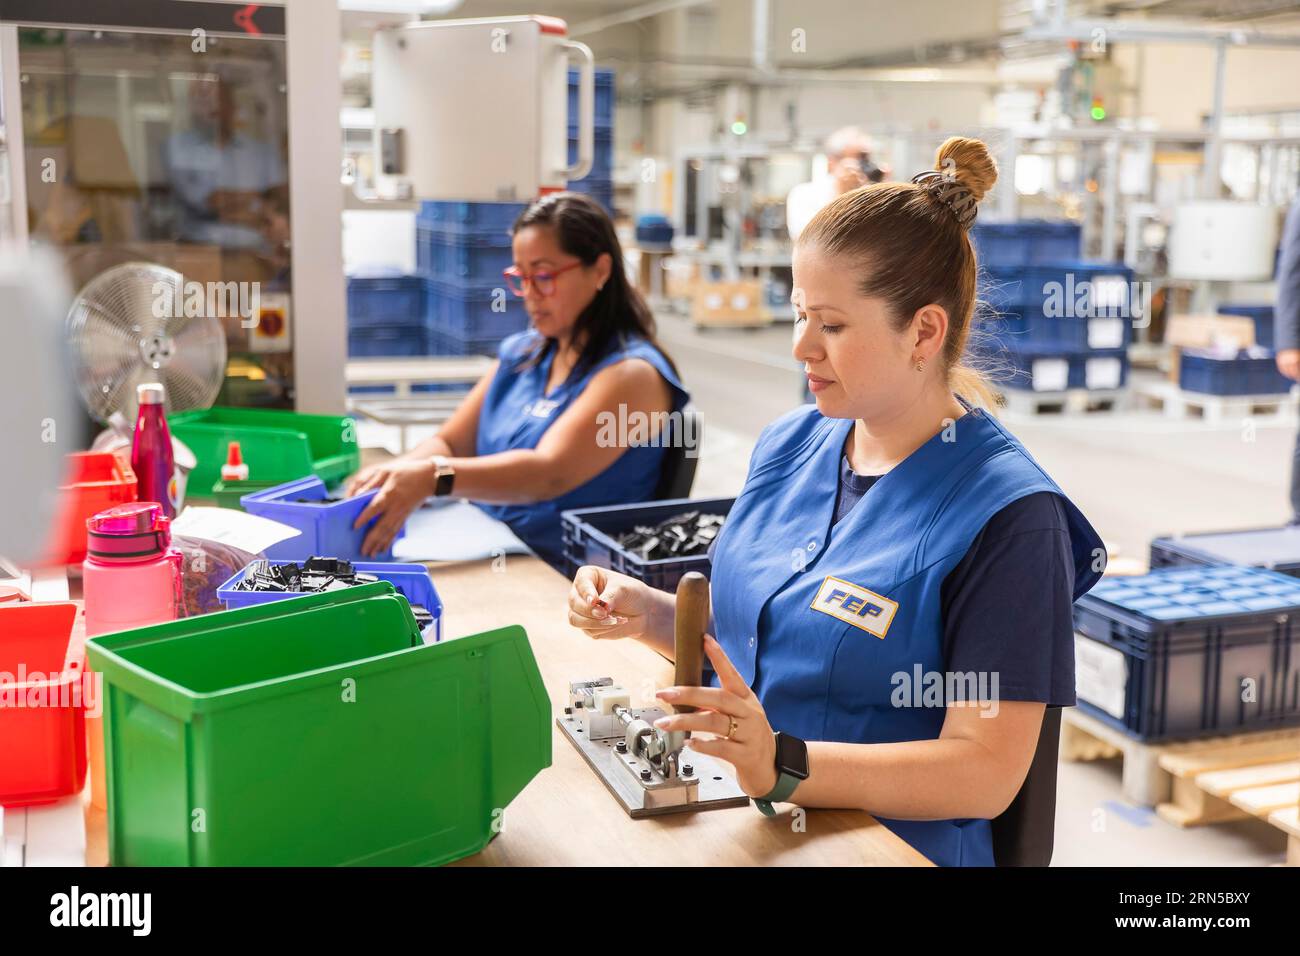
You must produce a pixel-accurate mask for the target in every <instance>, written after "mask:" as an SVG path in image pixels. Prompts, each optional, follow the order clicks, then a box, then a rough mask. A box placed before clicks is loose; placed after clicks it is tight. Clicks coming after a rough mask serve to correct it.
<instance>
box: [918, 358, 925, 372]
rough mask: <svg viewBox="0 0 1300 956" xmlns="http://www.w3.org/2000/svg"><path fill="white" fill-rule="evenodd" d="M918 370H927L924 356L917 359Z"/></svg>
mask: <svg viewBox="0 0 1300 956" xmlns="http://www.w3.org/2000/svg"><path fill="white" fill-rule="evenodd" d="M916 370H917V371H918V372H924V371H925V359H923V358H919V359H917V360H916Z"/></svg>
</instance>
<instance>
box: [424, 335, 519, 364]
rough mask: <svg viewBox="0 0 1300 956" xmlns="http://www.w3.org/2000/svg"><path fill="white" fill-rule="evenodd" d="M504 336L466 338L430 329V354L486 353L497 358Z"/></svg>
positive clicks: (462, 354) (459, 354) (460, 354)
mask: <svg viewBox="0 0 1300 956" xmlns="http://www.w3.org/2000/svg"><path fill="white" fill-rule="evenodd" d="M503 338H505V336H492V337H488V338H465V337H464V336H460V335H454V334H452V333H450V332H440V331H438V330H437V329H430V330H429V354H430V355H455V356H465V355H486V356H488V357H490V358H495V357H496V354H497V350H498V349H499V348H500V346H501V340H502V339H503Z"/></svg>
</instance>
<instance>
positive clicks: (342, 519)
mask: <svg viewBox="0 0 1300 956" xmlns="http://www.w3.org/2000/svg"><path fill="white" fill-rule="evenodd" d="M377 494H379V489H377V488H376V489H375V490H373V491H367V492H366V493H365V494H360V495H357V496H356V497H355V498H346V499H344V500H343V501H335V502H328V501H325V498H327V497H328V493H327V492H326V490H325V483H324V482H322V481H321V480H320V479H319V478H316V477H314V476H313V477H310V478H299V479H298V480H297V481H288V482H285V483H284V484H282V485H276V486H275V487H274V488H266V489H264V490H262V491H255V492H253V493H252V494H249V495H244V496H243V497H241V498H240V499H239V504H240V507H242V508H243V509H244V510H245V511H247V512H248V513H249V514H250V515H258V516H259V517H262V518H270V519H271V520H272V521H278V522H280V523H281V524H287V525H289V526H290V527H293V528H297V529H298V530H299V531H301V532H302V534H300V535H299V536H298V537H296V538H290V539H288V540H287V541H281V542H280V543H279V544H274V545H272V546H271V547H269V548H267V549H266V556H267V557H268V558H271V559H274V560H284V561H305V560H306V559H307V558H310V557H311V556H312V555H315V554H324V555H329V556H330V557H334V558H344V559H345V560H348V561H360V560H373V559H370V558H364V559H363V556H362V554H361V543H362V542H363V541H364V540H365V537H366V532H368V531H369V530H370V529H371V527H373V526H374V523H375V522H374V521H373V520H372V521H370V522H368V523H367V524H366V525H365V526H364V527H362V528H358V529H356V530H353V528H352V523H353V522H354V521H356V520H357V518H358V517H360V516H361V512H362V511H364V510H365V508H366V505H368V504H370V501H371V499H373V498H374V497H375V495H377ZM299 499H307V500H299ZM314 502H320V503H319V504H315V503H314ZM405 534H406V526H405V525H403V526H402V530H401V531H399V532H398V533H397V537H398V538H400V537H402V536H403V535H405ZM392 556H393V552H392V549H391V548H388V549H386V550H384V551H383V552H381V553H380V554H377V555H375V558H377V559H379V560H384V561H386V560H388V559H389V558H391V557H392Z"/></svg>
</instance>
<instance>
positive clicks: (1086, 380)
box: [976, 347, 1128, 392]
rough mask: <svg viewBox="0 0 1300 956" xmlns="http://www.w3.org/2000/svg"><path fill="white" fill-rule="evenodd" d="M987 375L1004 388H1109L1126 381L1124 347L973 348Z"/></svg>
mask: <svg viewBox="0 0 1300 956" xmlns="http://www.w3.org/2000/svg"><path fill="white" fill-rule="evenodd" d="M976 354H977V355H978V356H979V359H980V367H981V368H983V369H984V370H985V372H986V374H987V375H988V377H989V379H990V380H992V381H993V382H995V383H996V384H998V385H1001V386H1003V387H1004V388H1013V389H1017V390H1022V391H1032V392H1059V391H1064V390H1066V389H1077V388H1081V389H1086V390H1088V391H1110V390H1114V389H1118V388H1123V387H1124V386H1125V385H1127V384H1128V353H1127V351H1125V350H1124V349H1088V350H1084V351H1077V350H1062V349H1056V348H1045V349H1044V348H1033V347H1024V348H1005V349H1001V350H998V351H984V350H979V351H977V352H976Z"/></svg>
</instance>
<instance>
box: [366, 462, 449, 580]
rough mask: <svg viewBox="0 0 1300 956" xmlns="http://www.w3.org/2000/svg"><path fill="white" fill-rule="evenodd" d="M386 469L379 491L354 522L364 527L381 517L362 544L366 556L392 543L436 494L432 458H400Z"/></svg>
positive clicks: (385, 466) (372, 554) (387, 465)
mask: <svg viewBox="0 0 1300 956" xmlns="http://www.w3.org/2000/svg"><path fill="white" fill-rule="evenodd" d="M384 470H385V472H386V474H384V476H383V479H384V481H383V484H382V485H380V488H379V494H377V495H375V497H374V498H372V499H371V501H370V504H368V505H366V507H365V510H364V511H362V512H361V514H360V515H358V516H357V520H356V521H355V522H353V524H352V527H353V528H362V527H365V525H366V522H368V521H369V520H370V519H371V518H374V517H376V516H378V518H379V520H378V521H376V522H375V526H374V527H373V528H371V529H370V531H369V532H367V533H366V538H365V540H364V541H363V542H362V543H361V553H362V554H363V555H365V556H366V557H374V556H375V555H377V554H379V553H380V552H382V551H384V550H385V549H386V548H387V547H388V546H389V545H391V544H392V543H393V539H394V538H396V537H397V532H399V531H401V530H402V526H403V525H404V524H406V519H407V518H409V517H410V516H411V512H413V511H414V510H415V509H416V508H418V507H420V505H422V504H423V503H424V500H425V499H426V498H428V497H429V496H430V495H431V494H433V478H434V466H433V462H432V461H405V460H403V459H400V458H399V459H396V460H394V461H390V462H385V464H384Z"/></svg>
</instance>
